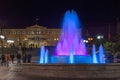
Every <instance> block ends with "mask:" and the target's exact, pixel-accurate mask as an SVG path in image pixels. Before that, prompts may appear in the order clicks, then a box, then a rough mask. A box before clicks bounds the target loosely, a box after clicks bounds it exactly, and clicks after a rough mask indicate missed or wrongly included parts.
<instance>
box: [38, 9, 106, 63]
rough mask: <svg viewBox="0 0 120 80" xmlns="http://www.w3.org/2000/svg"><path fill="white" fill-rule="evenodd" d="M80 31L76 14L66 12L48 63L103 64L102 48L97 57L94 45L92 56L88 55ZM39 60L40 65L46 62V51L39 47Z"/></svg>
mask: <svg viewBox="0 0 120 80" xmlns="http://www.w3.org/2000/svg"><path fill="white" fill-rule="evenodd" d="M80 31H81V28H80V23H79V19H78V16H77V13H76V12H75V11H73V10H72V11H67V12H66V13H65V15H64V19H63V23H62V30H61V35H60V38H59V41H58V44H57V46H56V49H55V52H54V54H53V55H51V56H49V57H50V61H49V63H66V64H76V63H77V64H78V63H104V62H103V60H104V59H103V57H101V56H103V55H104V54H103V53H104V52H103V49H102V48H103V47H100V50H99V55H98V56H97V55H96V52H95V51H96V50H95V45H93V50H92V51H93V52H92V56H91V55H90V54H88V52H87V49H86V45H85V44H84V42H83V39H82V37H81V34H80ZM45 55H46V56H45ZM40 58H41V60H40V63H47V62H48V51H45V47H41V56H40ZM46 60H47V61H46ZM98 61H99V62H98Z"/></svg>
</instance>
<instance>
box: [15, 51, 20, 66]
mask: <svg viewBox="0 0 120 80" xmlns="http://www.w3.org/2000/svg"><path fill="white" fill-rule="evenodd" d="M16 57H17V65H20V64H21V54H20V53H18V54H17V56H16Z"/></svg>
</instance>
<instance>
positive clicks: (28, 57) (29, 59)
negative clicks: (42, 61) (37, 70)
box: [27, 53, 32, 63]
mask: <svg viewBox="0 0 120 80" xmlns="http://www.w3.org/2000/svg"><path fill="white" fill-rule="evenodd" d="M31 58H32V55H31V53H29V54H28V56H27V59H28V63H31Z"/></svg>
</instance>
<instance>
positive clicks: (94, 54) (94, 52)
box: [92, 44, 98, 63]
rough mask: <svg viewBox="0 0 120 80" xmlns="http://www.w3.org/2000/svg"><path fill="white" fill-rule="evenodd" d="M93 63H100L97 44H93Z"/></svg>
mask: <svg viewBox="0 0 120 80" xmlns="http://www.w3.org/2000/svg"><path fill="white" fill-rule="evenodd" d="M92 62H93V63H98V59H97V54H96V48H95V44H93V46H92Z"/></svg>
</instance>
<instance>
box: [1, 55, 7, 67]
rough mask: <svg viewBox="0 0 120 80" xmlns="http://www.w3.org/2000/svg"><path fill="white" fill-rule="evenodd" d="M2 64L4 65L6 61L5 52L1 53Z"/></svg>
mask: <svg viewBox="0 0 120 80" xmlns="http://www.w3.org/2000/svg"><path fill="white" fill-rule="evenodd" d="M1 60H2V61H1V64H2V65H3V64H4V63H5V62H6V61H5V55H4V54H2V55H1Z"/></svg>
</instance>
